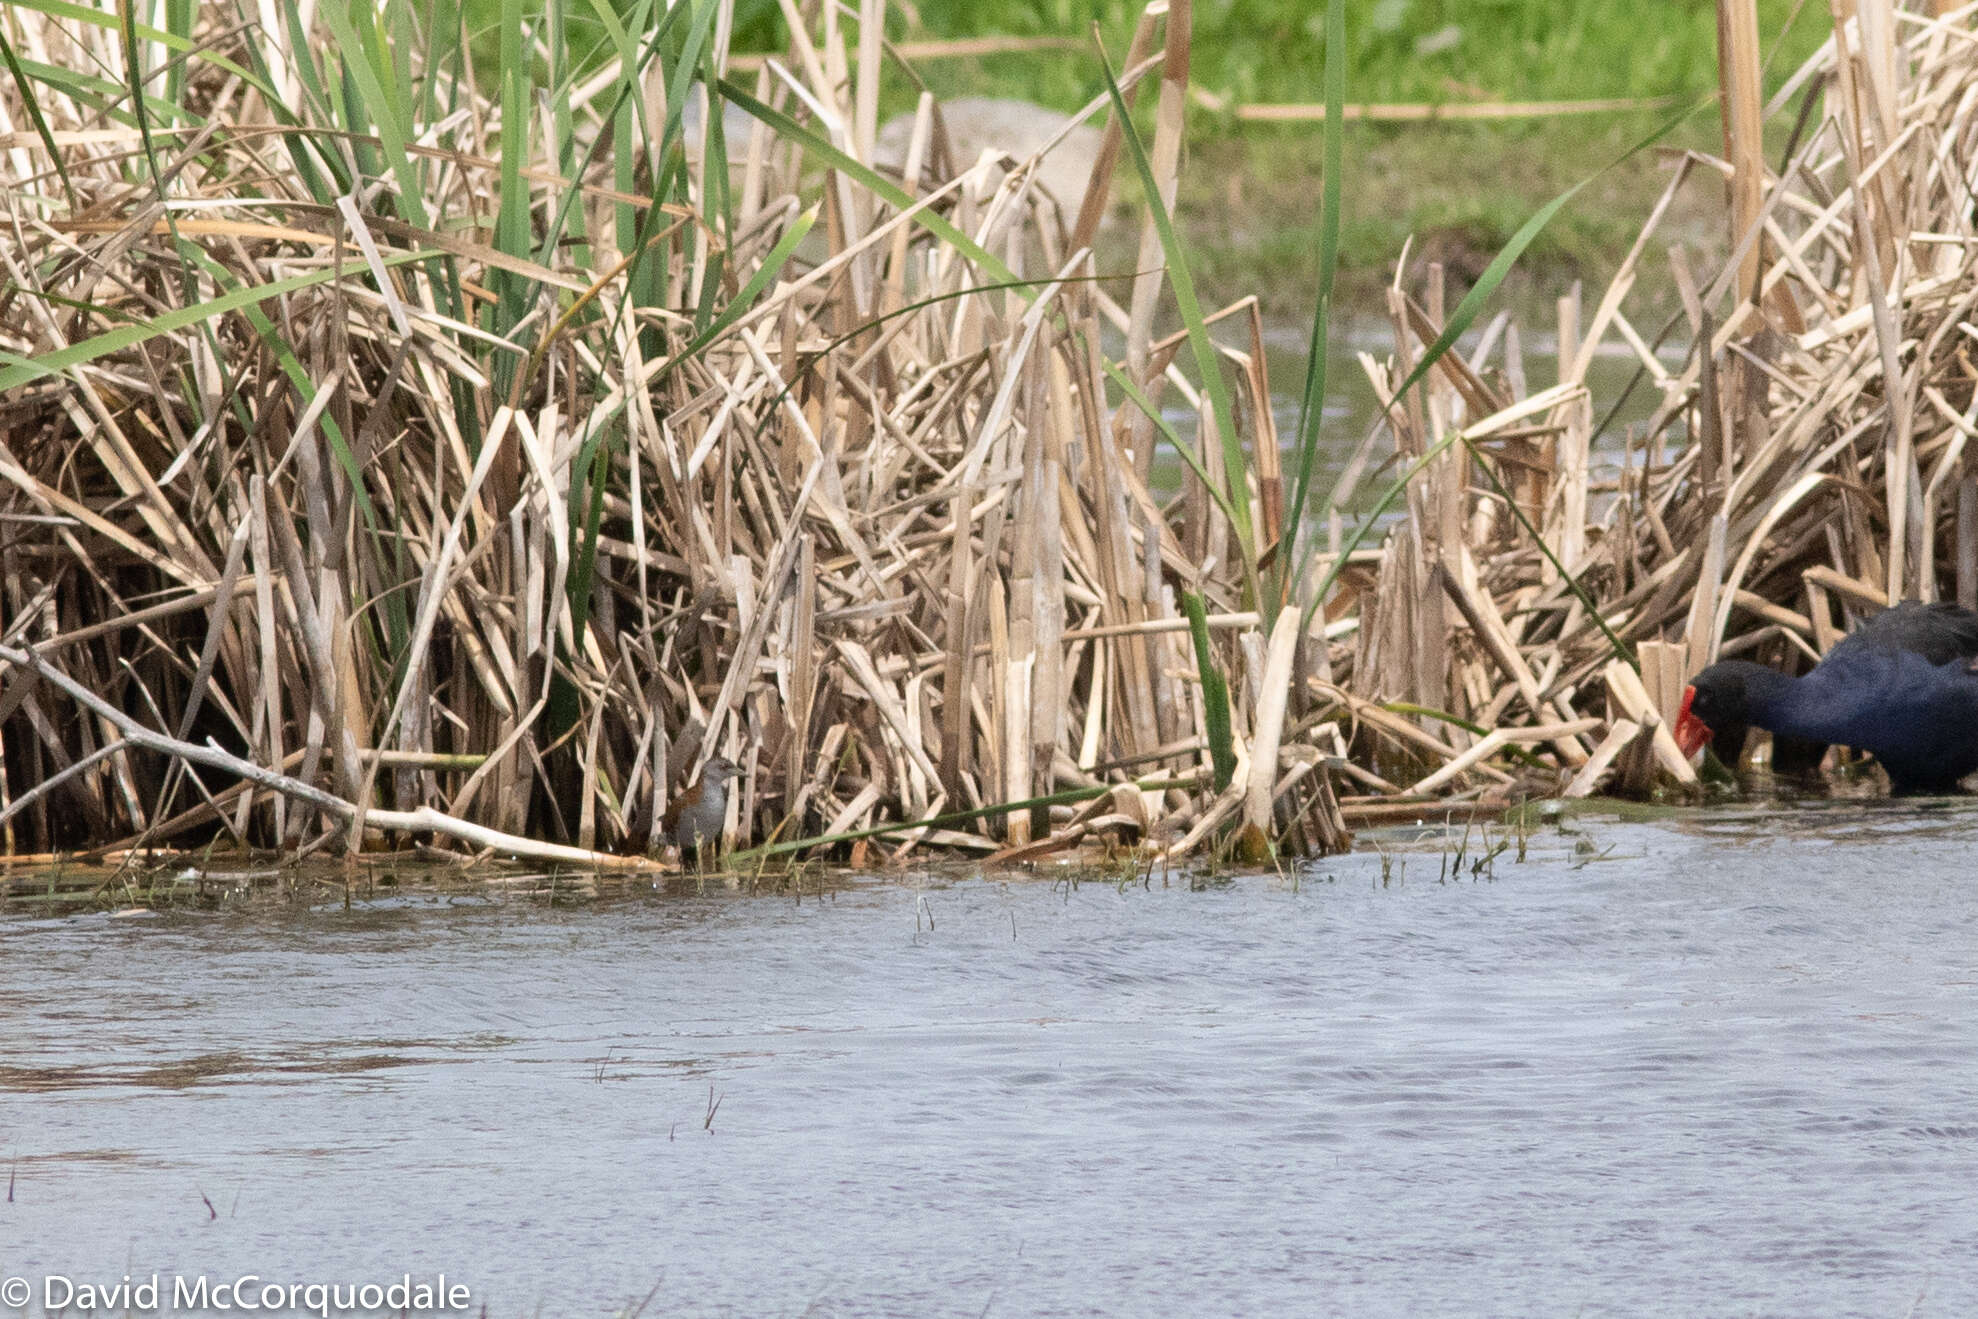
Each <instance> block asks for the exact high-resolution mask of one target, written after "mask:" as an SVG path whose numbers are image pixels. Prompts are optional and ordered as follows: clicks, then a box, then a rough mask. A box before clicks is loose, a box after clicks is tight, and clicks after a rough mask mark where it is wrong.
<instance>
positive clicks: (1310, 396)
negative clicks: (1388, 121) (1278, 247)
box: [1274, 0, 1346, 600]
mask: <svg viewBox="0 0 1978 1319" xmlns="http://www.w3.org/2000/svg"><path fill="white" fill-rule="evenodd" d="M1325 79H1326V81H1325V88H1326V122H1325V129H1324V141H1323V145H1322V148H1321V149H1322V152H1323V155H1324V173H1323V174H1322V176H1321V178H1320V195H1319V294H1318V298H1317V300H1316V302H1315V304H1314V306H1313V308H1312V337H1311V344H1310V347H1309V348H1308V349H1307V350H1306V354H1305V389H1304V392H1303V393H1302V394H1301V395H1300V396H1299V399H1298V430H1297V432H1296V433H1297V437H1298V439H1297V443H1298V475H1297V478H1296V479H1295V480H1294V482H1293V483H1292V492H1291V505H1290V507H1289V508H1287V509H1286V510H1285V514H1284V531H1283V541H1284V543H1283V545H1282V546H1281V547H1280V548H1279V551H1278V555H1277V565H1278V589H1277V590H1276V591H1275V592H1274V595H1275V596H1276V598H1277V599H1279V600H1283V599H1286V598H1287V597H1288V596H1289V595H1290V592H1289V590H1288V589H1286V588H1287V587H1288V585H1289V582H1290V573H1291V571H1292V567H1293V565H1294V564H1296V563H1297V554H1296V550H1297V547H1298V536H1299V533H1300V532H1301V531H1302V530H1303V529H1304V523H1305V501H1306V500H1307V499H1308V498H1310V496H1311V490H1312V468H1313V466H1314V464H1315V463H1316V462H1317V461H1318V451H1319V430H1320V426H1321V423H1322V421H1323V420H1324V417H1325V401H1326V362H1327V358H1328V356H1329V348H1330V345H1329V338H1330V333H1331V326H1332V285H1333V277H1334V275H1335V274H1336V273H1337V271H1338V269H1339V218H1340V194H1341V190H1342V187H1343V184H1344V179H1343V178H1342V172H1343V170H1344V168H1345V166H1344V157H1345V146H1344V144H1345V138H1346V123H1345V119H1346V3H1345V0H1327V4H1326V73H1325Z"/></svg>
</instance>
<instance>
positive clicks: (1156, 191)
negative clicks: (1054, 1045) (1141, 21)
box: [1099, 50, 1261, 604]
mask: <svg viewBox="0 0 1978 1319" xmlns="http://www.w3.org/2000/svg"><path fill="white" fill-rule="evenodd" d="M1099 60H1100V63H1101V65H1102V66H1103V67H1104V69H1105V72H1106V94H1107V95H1108V96H1109V97H1111V98H1112V102H1113V114H1114V115H1115V116H1116V117H1117V119H1118V121H1119V125H1120V130H1121V136H1122V138H1123V139H1124V140H1125V142H1126V145H1127V149H1128V151H1129V153H1130V154H1131V155H1132V156H1133V167H1134V169H1135V170H1137V171H1138V172H1139V174H1140V186H1141V187H1142V188H1144V189H1145V190H1146V193H1147V211H1148V214H1150V215H1151V216H1152V217H1153V220H1154V231H1155V232H1156V233H1157V234H1159V235H1160V239H1161V251H1162V253H1163V254H1164V255H1165V256H1166V257H1167V262H1168V286H1169V287H1170V288H1172V289H1173V290H1174V301H1175V306H1176V308H1177V309H1179V310H1180V312H1181V322H1182V324H1183V325H1184V326H1185V327H1186V328H1187V330H1188V348H1189V351H1190V352H1192V353H1193V354H1194V356H1195V369H1196V370H1197V371H1199V372H1201V374H1202V388H1203V389H1204V390H1205V391H1206V392H1207V393H1208V395H1209V407H1210V410H1211V411H1212V412H1213V413H1214V414H1215V419H1216V430H1217V431H1218V432H1219V433H1220V436H1221V439H1222V449H1223V478H1224V479H1225V480H1226V481H1228V482H1229V488H1230V499H1229V502H1228V504H1227V505H1226V508H1227V510H1228V514H1229V518H1230V525H1231V526H1232V527H1234V528H1235V530H1236V538H1237V543H1238V545H1240V546H1241V547H1242V550H1243V560H1244V564H1245V566H1246V568H1247V570H1248V571H1247V573H1246V575H1247V576H1248V577H1249V578H1250V579H1251V581H1250V584H1251V587H1252V593H1253V594H1254V592H1255V579H1256V564H1257V557H1258V555H1259V554H1260V553H1261V548H1260V547H1259V546H1258V544H1257V535H1256V531H1255V529H1254V528H1253V527H1252V525H1251V522H1250V495H1249V480H1248V472H1249V462H1248V459H1247V458H1246V456H1245V454H1244V452H1243V438H1242V436H1240V435H1238V434H1237V431H1236V412H1235V409H1234V408H1232V407H1231V406H1230V401H1229V382H1228V381H1226V380H1224V379H1223V373H1222V362H1221V360H1220V359H1219V358H1218V357H1217V355H1216V348H1215V345H1214V344H1213V343H1211V342H1210V340H1209V327H1208V326H1207V325H1206V324H1205V323H1204V321H1203V318H1202V303H1201V300H1200V299H1199V298H1197V297H1196V294H1195V278H1194V276H1193V275H1191V274H1190V273H1189V270H1188V257H1187V254H1186V253H1185V252H1184V251H1183V249H1182V245H1181V238H1180V236H1179V235H1178V234H1176V233H1175V231H1174V221H1173V219H1172V218H1171V217H1170V216H1169V215H1168V208H1167V207H1166V206H1165V205H1163V204H1162V202H1161V190H1160V188H1159V187H1157V186H1156V184H1155V181H1154V167H1153V165H1152V164H1151V163H1150V162H1149V161H1148V159H1147V148H1146V147H1145V146H1144V145H1143V144H1142V143H1141V141H1140V130H1139V129H1138V128H1136V127H1134V124H1133V116H1132V115H1131V114H1129V113H1127V109H1126V98H1125V97H1124V96H1123V95H1122V94H1121V93H1120V89H1119V80H1118V79H1117V78H1115V77H1114V76H1113V66H1112V62H1111V61H1110V60H1108V59H1106V56H1105V52H1104V51H1103V50H1102V51H1100V52H1099ZM1260 604H1261V602H1260Z"/></svg>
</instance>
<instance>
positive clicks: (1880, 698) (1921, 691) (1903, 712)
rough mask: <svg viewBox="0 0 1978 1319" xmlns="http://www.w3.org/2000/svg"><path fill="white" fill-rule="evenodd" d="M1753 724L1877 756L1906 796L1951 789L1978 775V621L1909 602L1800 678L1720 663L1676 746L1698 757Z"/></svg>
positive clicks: (1698, 686) (1697, 689)
mask: <svg viewBox="0 0 1978 1319" xmlns="http://www.w3.org/2000/svg"><path fill="white" fill-rule="evenodd" d="M1746 725H1750V726H1752V727H1755V728H1763V729H1766V730H1767V731H1769V732H1771V733H1772V734H1773V736H1774V737H1775V738H1798V739H1802V740H1803V741H1806V742H1810V743H1816V744H1827V743H1840V744H1842V745H1844V746H1851V747H1856V748H1858V749H1860V750H1863V751H1867V752H1869V753H1871V754H1872V755H1873V756H1874V757H1875V759H1876V760H1877V761H1879V762H1881V765H1882V768H1883V769H1885V770H1887V771H1888V774H1889V779H1890V782H1891V783H1892V784H1893V785H1894V787H1895V790H1896V791H1897V792H1943V791H1948V790H1949V789H1951V788H1953V787H1955V786H1956V785H1957V781H1958V780H1959V779H1961V778H1963V777H1964V776H1965V775H1967V774H1970V773H1972V772H1974V771H1978V613H1973V612H1972V611H1971V610H1969V609H1962V608H1959V607H1958V606H1956V605H1948V604H1924V603H1922V602H1921V601H1918V600H1905V601H1903V602H1902V603H1901V604H1899V605H1897V606H1895V607H1894V608H1893V609H1885V610H1883V611H1882V612H1881V613H1879V614H1877V615H1875V616H1874V617H1873V618H1871V619H1869V620H1868V621H1867V622H1865V623H1863V624H1862V625H1861V626H1860V627H1858V628H1856V629H1855V630H1854V631H1853V632H1852V633H1850V634H1849V635H1848V636H1847V637H1845V638H1843V639H1842V640H1841V641H1840V642H1839V643H1837V644H1836V645H1835V646H1834V648H1833V649H1832V650H1830V651H1828V652H1827V656H1826V658H1825V659H1823V660H1821V661H1820V664H1819V666H1818V667H1817V668H1815V669H1814V670H1813V671H1812V672H1811V673H1808V674H1807V675H1805V676H1804V677H1800V678H1794V677H1791V676H1789V675H1787V674H1784V673H1780V672H1778V671H1777V670H1774V669H1768V668H1766V667H1765V666H1764V665H1762V664H1752V663H1749V662H1747V661H1744V660H1725V661H1723V662H1722V663H1719V664H1713V665H1711V666H1710V667H1709V668H1707V669H1705V670H1704V671H1703V672H1701V673H1699V674H1697V675H1696V677H1695V678H1694V679H1692V680H1691V682H1690V686H1689V690H1687V691H1686V692H1684V693H1683V710H1682V716H1681V718H1679V719H1678V720H1677V723H1676V741H1677V743H1678V744H1679V745H1680V746H1681V747H1682V749H1683V751H1684V753H1685V754H1687V755H1693V754H1695V753H1696V751H1698V750H1699V749H1700V748H1701V747H1702V746H1703V744H1704V743H1705V742H1706V741H1708V740H1709V739H1710V738H1711V737H1712V736H1713V735H1715V734H1717V733H1722V732H1726V731H1727V730H1737V731H1736V732H1735V734H1734V735H1735V736H1736V737H1737V738H1738V739H1739V740H1742V729H1743V727H1744V726H1746Z"/></svg>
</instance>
